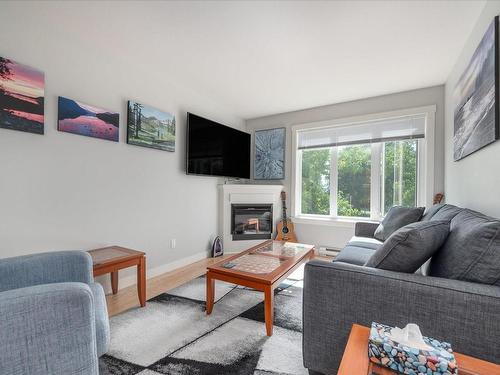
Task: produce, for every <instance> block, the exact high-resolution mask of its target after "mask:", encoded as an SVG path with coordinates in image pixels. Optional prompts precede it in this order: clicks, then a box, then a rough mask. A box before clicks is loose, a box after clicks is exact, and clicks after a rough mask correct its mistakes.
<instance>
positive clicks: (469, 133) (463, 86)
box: [453, 16, 499, 161]
mask: <svg viewBox="0 0 500 375" xmlns="http://www.w3.org/2000/svg"><path fill="white" fill-rule="evenodd" d="M498 83H499V82H498V16H497V17H495V18H494V20H493V21H492V22H491V24H490V25H489V27H488V29H487V30H486V33H485V34H484V36H483V38H482V39H481V41H480V43H479V45H478V47H477V48H476V50H475V52H474V54H473V55H472V57H471V60H470V62H469V65H467V68H466V69H465V71H464V72H463V74H462V76H461V77H460V79H459V80H458V83H457V85H456V87H455V91H454V101H455V109H454V136H453V158H454V160H455V161H458V160H460V159H463V158H464V157H466V156H468V155H470V154H472V153H473V152H475V151H477V150H479V149H481V148H483V147H485V146H487V145H488V144H490V143H493V142H495V140H497V139H498V137H499V125H498V120H499V119H498V106H499V101H498V94H499V93H498Z"/></svg>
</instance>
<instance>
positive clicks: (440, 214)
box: [429, 204, 465, 221]
mask: <svg viewBox="0 0 500 375" xmlns="http://www.w3.org/2000/svg"><path fill="white" fill-rule="evenodd" d="M463 210H465V208H460V207H457V206H453V205H451V204H445V205H444V206H443V207H441V208H440V209H439V211H437V212H436V213H434V215H432V217H431V218H430V219H429V220H447V221H451V220H452V219H453V218H454V217H455V216H457V215H458V214H459V213H460V212H462V211H463Z"/></svg>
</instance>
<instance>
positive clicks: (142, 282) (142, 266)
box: [137, 256, 146, 307]
mask: <svg viewBox="0 0 500 375" xmlns="http://www.w3.org/2000/svg"><path fill="white" fill-rule="evenodd" d="M137 293H138V294H139V302H140V303H141V307H144V306H146V257H144V256H143V257H141V258H140V260H139V264H138V265H137Z"/></svg>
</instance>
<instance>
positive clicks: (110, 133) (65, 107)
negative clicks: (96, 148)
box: [57, 96, 120, 142]
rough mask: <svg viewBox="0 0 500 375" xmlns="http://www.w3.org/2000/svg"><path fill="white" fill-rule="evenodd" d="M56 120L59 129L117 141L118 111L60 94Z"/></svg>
mask: <svg viewBox="0 0 500 375" xmlns="http://www.w3.org/2000/svg"><path fill="white" fill-rule="evenodd" d="M57 120H58V121H57V130H59V131H62V132H67V133H73V134H78V135H84V136H87V137H93V138H101V139H106V140H108V141H114V142H118V137H119V126H120V122H119V120H120V115H119V114H118V113H115V112H111V111H107V110H105V109H101V108H98V107H95V106H92V105H89V104H84V103H81V102H77V101H76V100H72V99H68V98H64V97H62V96H60V97H59V107H58V112H57Z"/></svg>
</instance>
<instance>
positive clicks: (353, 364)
mask: <svg viewBox="0 0 500 375" xmlns="http://www.w3.org/2000/svg"><path fill="white" fill-rule="evenodd" d="M369 336H370V329H369V328H368V327H364V326H360V325H358V324H353V326H352V329H351V334H350V335H349V340H348V341H347V345H346V347H345V351H344V355H343V357H342V362H341V363H340V367H339V371H338V373H337V375H372V374H377V375H396V374H397V372H394V371H392V370H390V369H388V368H386V367H381V366H378V365H376V364H374V363H372V362H370V360H369V359H368V337H369ZM454 354H455V358H456V359H457V364H458V373H459V374H460V375H493V374H500V366H499V365H495V364H493V363H490V362H486V361H483V360H481V359H477V358H473V357H469V356H467V355H464V354H460V353H456V352H455V353H454Z"/></svg>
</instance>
